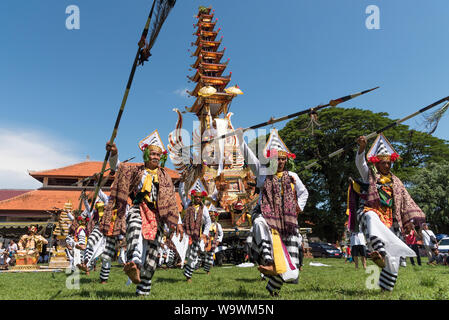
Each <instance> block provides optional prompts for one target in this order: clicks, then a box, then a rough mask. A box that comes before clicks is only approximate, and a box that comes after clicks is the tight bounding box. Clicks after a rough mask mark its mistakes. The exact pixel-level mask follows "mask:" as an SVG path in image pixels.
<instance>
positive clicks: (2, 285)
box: [0, 258, 449, 300]
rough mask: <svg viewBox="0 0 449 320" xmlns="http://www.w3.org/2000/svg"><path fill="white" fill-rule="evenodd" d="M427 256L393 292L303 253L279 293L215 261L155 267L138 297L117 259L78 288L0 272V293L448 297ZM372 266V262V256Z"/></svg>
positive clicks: (447, 282) (339, 264) (55, 276)
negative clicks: (291, 280)
mask: <svg viewBox="0 0 449 320" xmlns="http://www.w3.org/2000/svg"><path fill="white" fill-rule="evenodd" d="M312 261H313V262H321V263H324V264H328V265H330V267H314V266H310V265H309V263H310V262H312ZM426 262H427V259H426V258H424V259H423V265H422V266H421V267H418V266H416V267H412V266H411V264H410V262H409V261H407V267H405V268H403V267H401V269H400V270H399V278H398V282H397V284H396V287H395V289H394V291H393V292H392V293H381V292H380V290H379V289H375V290H370V289H367V288H366V286H365V283H366V281H367V278H368V277H369V276H370V275H369V274H367V273H365V271H364V270H363V269H362V268H360V269H358V270H356V269H355V268H354V264H353V263H349V262H348V263H345V262H344V259H313V260H312V259H305V261H304V269H303V271H302V272H301V273H300V279H299V280H300V281H299V284H286V285H284V287H283V288H282V291H281V295H280V296H279V297H275V298H272V297H270V296H269V295H268V293H267V291H266V289H265V285H266V282H265V281H261V280H260V276H259V272H258V271H257V269H256V267H252V268H238V267H235V266H224V267H214V268H212V270H211V274H210V275H207V274H206V273H205V272H204V270H202V269H199V270H197V271H196V272H195V274H194V275H193V278H192V279H193V281H192V283H186V281H185V278H184V276H183V274H182V270H180V269H174V270H162V269H158V270H156V273H155V275H154V277H153V287H152V291H151V295H150V296H149V297H146V298H137V297H136V296H135V295H134V292H135V285H133V284H131V285H130V286H126V285H125V283H126V280H127V277H126V275H125V274H124V272H123V271H122V268H121V267H120V266H118V265H116V264H113V266H112V270H111V275H110V279H109V282H108V283H107V284H103V285H102V284H100V283H99V271H100V270H99V269H100V268H99V266H98V267H97V271H95V272H91V274H90V275H89V276H86V275H84V274H81V276H80V281H79V285H80V288H79V289H71V290H70V289H67V287H66V279H67V275H66V274H65V273H64V272H58V273H54V272H53V273H50V272H48V273H47V272H41V273H0V299H3V300H5V299H27V300H31V299H44V300H52V299H56V300H60V299H120V300H125V299H156V300H166V299H169V300H183V299H193V300H197V299H200V300H201V299H211V300H226V299H237V300H239V299H293V300H308V299H312V300H314V299H333V300H342V299H362V300H368V299H369V300H377V299H382V300H385V299H388V300H391V299H395V300H396V299H418V300H438V299H444V300H447V299H449V276H448V275H449V268H448V267H444V266H429V265H427V264H426ZM368 266H374V265H373V264H372V262H371V261H368Z"/></svg>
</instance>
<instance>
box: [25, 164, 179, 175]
mask: <svg viewBox="0 0 449 320" xmlns="http://www.w3.org/2000/svg"><path fill="white" fill-rule="evenodd" d="M128 164H130V165H135V166H138V165H142V163H138V162H128ZM102 165H103V162H101V161H85V162H80V163H75V164H73V165H70V166H66V167H62V168H57V169H51V170H44V171H30V172H29V174H30V176H32V177H33V178H36V177H72V178H86V177H90V176H91V175H93V174H94V173H96V172H100V171H101V167H102ZM108 168H109V164H107V165H106V169H108ZM165 170H167V172H168V174H169V175H170V177H171V178H172V179H179V178H180V176H179V174H178V172H177V171H175V170H173V169H170V168H165Z"/></svg>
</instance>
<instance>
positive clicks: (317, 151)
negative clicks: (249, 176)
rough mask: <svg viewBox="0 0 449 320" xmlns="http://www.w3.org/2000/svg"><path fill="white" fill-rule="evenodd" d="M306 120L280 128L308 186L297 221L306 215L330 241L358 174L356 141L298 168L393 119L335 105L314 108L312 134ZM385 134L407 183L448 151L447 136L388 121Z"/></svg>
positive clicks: (395, 168) (335, 236) (397, 170)
mask: <svg viewBox="0 0 449 320" xmlns="http://www.w3.org/2000/svg"><path fill="white" fill-rule="evenodd" d="M309 122H310V118H309V117H308V116H307V115H304V116H300V117H298V118H295V119H293V120H291V121H289V122H288V123H287V124H286V126H285V127H284V128H283V129H282V130H280V131H279V133H280V135H281V137H282V139H283V140H284V141H285V143H286V144H287V146H288V147H289V149H290V150H291V151H292V152H293V153H295V154H296V161H295V167H296V168H295V169H293V171H296V173H297V174H298V175H299V177H300V178H301V180H302V181H303V182H304V184H305V185H306V187H307V189H308V190H309V199H308V201H307V205H306V208H305V210H304V213H303V214H302V215H300V218H299V219H300V224H301V226H306V225H305V224H304V223H305V221H310V222H312V223H313V224H314V226H313V234H314V235H317V236H319V237H320V238H322V239H326V240H327V241H330V242H334V241H336V240H340V238H341V236H342V235H343V233H344V230H345V226H344V225H345V222H346V221H347V216H346V200H347V188H348V178H349V177H353V178H359V173H358V171H357V168H356V166H355V154H356V150H357V147H356V146H354V149H353V150H352V151H349V152H345V153H344V154H341V155H339V156H336V157H334V158H332V159H330V160H325V161H323V162H321V163H320V164H319V165H316V166H315V167H313V168H311V169H309V170H305V169H301V168H304V166H305V165H306V164H307V163H310V162H312V161H313V160H314V159H317V158H319V157H320V156H326V155H328V154H330V153H332V152H334V151H336V150H338V149H339V148H341V147H343V146H345V145H347V144H350V143H353V142H354V141H355V140H356V139H357V137H359V136H360V135H366V134H368V133H371V132H373V131H375V130H377V129H380V128H382V127H384V126H386V125H388V124H391V123H393V122H394V121H393V120H392V119H389V118H388V113H373V112H371V111H369V110H361V109H357V108H350V109H345V108H338V107H334V108H329V109H325V110H323V111H320V112H319V119H318V122H319V123H320V124H321V125H320V127H318V128H317V127H315V128H314V130H313V134H312V133H311V129H310V128H309V129H304V128H307V126H308V125H309ZM384 134H385V136H387V137H388V139H389V140H390V142H391V143H392V144H393V146H394V147H395V148H396V150H397V152H398V153H399V154H400V155H401V157H402V160H401V161H399V162H397V163H395V164H394V166H393V168H392V170H393V172H394V173H395V174H396V175H397V176H398V177H399V178H400V179H402V181H403V182H404V183H405V185H406V186H408V185H410V183H411V180H410V177H411V176H412V175H414V174H415V173H417V172H418V171H419V170H420V169H421V168H424V167H425V166H426V165H427V164H428V163H431V162H441V161H443V160H445V159H448V157H449V145H448V142H447V141H444V140H441V139H438V138H435V137H433V136H431V135H428V134H426V133H423V132H419V131H416V130H410V129H409V127H408V126H407V125H399V126H396V127H393V128H391V129H389V130H387V131H386V132H385V133H384ZM264 138H265V137H264ZM372 142H373V141H369V143H372ZM259 156H260V152H259Z"/></svg>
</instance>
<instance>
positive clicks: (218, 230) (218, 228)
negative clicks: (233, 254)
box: [217, 223, 223, 242]
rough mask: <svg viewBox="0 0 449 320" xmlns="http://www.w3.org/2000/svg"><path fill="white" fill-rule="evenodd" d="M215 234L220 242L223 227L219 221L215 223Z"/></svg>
mask: <svg viewBox="0 0 449 320" xmlns="http://www.w3.org/2000/svg"><path fill="white" fill-rule="evenodd" d="M217 235H218V236H217V241H218V242H221V241H222V240H223V228H222V227H221V224H219V223H217Z"/></svg>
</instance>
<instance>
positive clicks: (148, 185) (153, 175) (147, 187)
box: [140, 168, 159, 207]
mask: <svg viewBox="0 0 449 320" xmlns="http://www.w3.org/2000/svg"><path fill="white" fill-rule="evenodd" d="M146 171H147V172H148V174H147V176H146V177H145V181H144V183H143V186H142V190H140V191H141V192H145V191H146V192H147V195H146V196H145V200H146V201H147V203H151V202H153V203H154V204H155V207H156V201H151V199H150V196H149V195H150V194H151V190H152V187H153V179H154V182H157V183H159V178H158V175H157V168H156V169H154V170H150V169H146Z"/></svg>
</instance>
